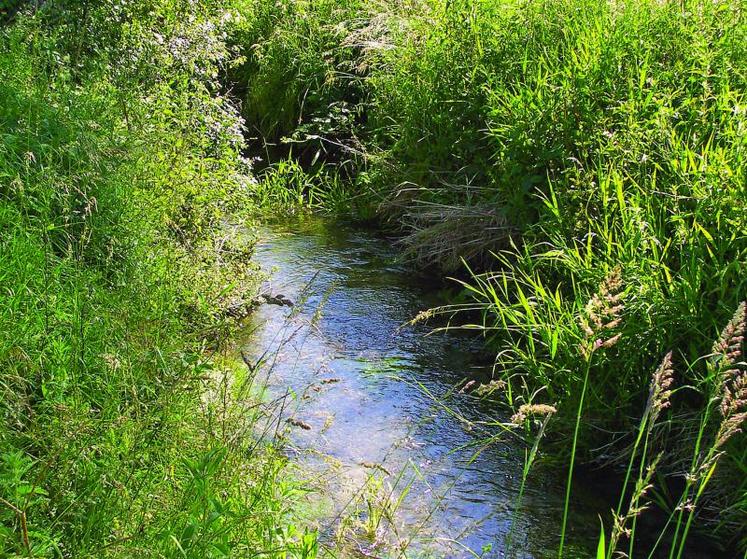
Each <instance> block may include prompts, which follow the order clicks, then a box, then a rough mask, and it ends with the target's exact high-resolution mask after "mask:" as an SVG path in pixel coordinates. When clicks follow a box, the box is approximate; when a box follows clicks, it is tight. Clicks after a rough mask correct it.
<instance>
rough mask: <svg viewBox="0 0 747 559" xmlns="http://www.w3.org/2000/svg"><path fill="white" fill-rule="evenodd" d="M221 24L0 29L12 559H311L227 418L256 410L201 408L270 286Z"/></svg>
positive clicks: (277, 490) (148, 17) (270, 458)
mask: <svg viewBox="0 0 747 559" xmlns="http://www.w3.org/2000/svg"><path fill="white" fill-rule="evenodd" d="M219 8H220V6H219V3H217V2H214V3H213V2H202V3H194V2H186V1H185V2H181V1H173V2H171V1H167V0H163V1H161V0H152V1H149V2H95V3H94V2H72V1H71V2H56V3H51V2H50V3H44V4H43V5H41V7H39V8H38V10H37V11H36V12H35V13H26V14H16V16H15V17H14V20H13V22H12V24H11V25H10V26H8V27H5V28H3V29H0V99H1V100H2V101H0V134H1V139H0V177H1V178H0V270H2V271H0V293H2V295H0V301H1V304H0V371H1V372H0V394H1V396H0V414H1V417H2V421H1V422H0V555H2V556H3V557H6V556H8V557H16V556H19V557H20V556H24V557H25V556H29V557H31V556H33V557H133V556H138V557H151V556H152V557H200V558H202V557H225V556H229V555H230V556H236V555H253V554H257V553H263V554H265V555H267V556H268V557H287V556H289V555H292V556H299V557H300V556H303V557H312V556H313V555H314V554H315V545H312V544H313V540H314V535H313V534H300V533H299V532H298V531H297V530H296V529H295V527H294V525H293V521H292V514H291V512H292V511H291V510H290V508H289V504H290V503H292V502H293V500H294V494H295V492H296V488H295V487H294V485H293V483H292V482H288V481H283V480H282V478H281V473H282V469H283V464H284V460H283V459H282V457H280V456H279V455H278V454H277V453H276V452H274V451H273V450H272V449H271V448H268V447H267V446H266V445H263V444H259V441H257V440H256V437H255V436H254V434H253V432H252V428H251V427H252V426H251V425H247V424H246V422H245V420H244V419H243V417H244V413H245V410H243V409H242V408H241V406H239V405H238V404H232V405H231V406H228V407H227V404H226V402H234V401H238V402H241V401H245V400H243V399H244V398H245V397H246V395H245V394H240V393H235V394H234V393H232V394H230V395H229V397H228V398H222V399H221V400H220V402H218V401H217V400H215V401H214V400H213V399H211V398H210V397H208V396H206V394H207V395H209V394H210V393H211V391H213V390H215V384H216V383H217V381H219V380H220V379H221V378H223V379H224V383H223V384H226V383H225V379H226V378H228V377H231V378H233V377H235V376H236V371H229V370H227V366H228V365H227V363H229V362H227V361H224V360H221V359H218V357H219V356H218V355H214V356H212V357H211V355H210V352H208V347H213V348H215V347H220V344H221V343H222V342H223V338H224V336H225V334H226V333H227V331H228V328H229V327H230V324H229V323H227V322H226V320H225V319H224V318H223V317H224V315H225V310H226V309H227V308H229V307H230V306H231V305H233V304H236V301H237V300H239V301H240V300H241V299H243V298H245V297H246V296H247V295H250V294H251V290H252V289H253V288H254V287H253V286H254V285H255V282H254V281H253V280H252V272H251V268H248V267H247V260H248V258H249V256H250V254H251V248H252V243H251V239H250V238H248V237H247V235H245V234H238V233H237V231H240V230H243V226H242V227H240V225H241V222H240V219H241V215H240V210H241V209H242V208H243V207H244V206H245V205H247V204H249V203H250V201H249V190H250V188H251V186H252V184H253V181H252V179H251V176H250V174H249V173H250V171H251V169H250V167H249V165H248V163H247V161H246V160H245V159H243V158H242V157H241V151H242V149H243V145H244V144H243V138H242V134H241V120H240V118H239V116H238V113H237V111H236V110H235V109H234V108H233V105H232V104H231V102H230V101H229V100H228V99H227V98H226V97H225V96H222V95H221V94H220V86H219V83H218V82H217V78H218V77H219V76H220V73H221V72H223V71H224V67H225V65H226V64H227V61H228V58H229V51H228V49H227V47H226V46H225V44H224V42H223V39H222V33H223V32H224V29H222V28H221V25H222V24H226V25H228V24H229V23H230V17H228V16H226V15H225V14H226V13H225V12H224V11H223V10H222V9H219ZM247 270H249V272H247ZM236 408H238V409H236Z"/></svg>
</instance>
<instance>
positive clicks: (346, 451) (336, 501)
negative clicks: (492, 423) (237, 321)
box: [245, 219, 605, 558]
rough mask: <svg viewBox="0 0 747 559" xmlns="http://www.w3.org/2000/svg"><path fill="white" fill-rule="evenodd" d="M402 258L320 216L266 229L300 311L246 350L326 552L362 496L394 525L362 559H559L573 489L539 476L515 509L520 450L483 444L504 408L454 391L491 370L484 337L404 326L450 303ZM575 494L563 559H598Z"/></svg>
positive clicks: (267, 319)
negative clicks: (566, 492)
mask: <svg viewBox="0 0 747 559" xmlns="http://www.w3.org/2000/svg"><path fill="white" fill-rule="evenodd" d="M396 256H397V251H396V250H395V248H393V247H392V246H391V243H390V242H388V241H387V240H385V239H381V238H378V237H376V236H375V235H374V234H372V233H371V232H368V231H362V230H356V229H352V228H347V227H344V226H341V225H338V224H331V223H327V222H325V221H322V220H318V219H308V220H304V221H299V222H295V223H293V224H286V225H284V226H282V227H268V228H266V229H264V230H262V231H261V232H260V243H259V244H258V246H257V251H256V257H255V261H256V262H258V263H259V264H260V265H261V267H262V268H263V270H265V271H266V272H268V273H271V274H272V275H271V280H270V281H269V282H268V283H269V285H268V289H269V291H271V292H273V293H281V294H283V295H285V296H287V297H289V298H290V299H291V300H293V301H294V302H295V303H296V304H295V306H294V307H293V308H289V307H281V306H276V305H263V306H261V307H260V309H259V310H258V311H257V312H256V313H255V314H254V316H253V317H252V319H251V323H250V325H249V326H248V329H249V331H250V335H249V336H248V339H247V342H246V344H245V346H246V348H247V349H246V351H247V352H253V357H254V358H258V357H259V353H258V348H261V349H262V350H263V351H265V350H266V351H267V352H268V353H267V354H266V355H267V356H266V364H265V373H266V374H267V375H268V382H269V391H270V393H271V394H273V395H275V396H277V395H282V394H284V393H286V392H287V393H288V394H290V397H289V398H288V399H287V400H286V403H285V404H284V407H283V414H284V415H283V417H284V418H288V417H293V418H294V419H295V420H297V421H296V425H295V426H293V424H292V423H285V425H286V426H287V428H288V430H289V439H290V444H291V448H292V449H294V454H295V456H294V461H295V462H296V463H298V464H300V466H301V467H300V470H302V471H303V472H305V474H304V475H305V476H306V477H307V478H308V481H309V482H310V483H313V484H315V485H316V487H317V488H318V489H320V493H321V494H323V495H325V497H324V498H323V499H317V500H314V501H312V504H311V507H312V508H313V509H314V510H313V513H312V514H311V515H310V516H312V517H314V518H315V519H316V522H317V524H318V525H317V527H318V528H319V530H320V532H321V533H322V537H323V538H326V539H327V540H328V541H332V534H333V533H334V531H335V530H336V529H337V526H338V525H339V520H340V519H341V518H351V517H353V518H354V517H360V518H365V517H366V516H367V512H366V510H367V509H366V506H365V498H366V496H368V498H369V499H371V500H373V501H375V502H379V501H382V500H385V499H386V497H389V499H388V501H387V502H389V503H390V505H389V507H390V509H391V510H393V511H394V512H393V514H392V515H391V521H390V520H388V519H385V520H382V521H381V523H380V524H379V526H378V528H379V529H378V530H376V531H374V530H371V532H375V535H374V536H373V537H372V538H371V539H370V540H366V538H364V537H359V538H357V541H356V543H355V544H351V545H353V547H357V548H358V549H359V550H360V552H361V553H362V554H363V556H366V554H368V556H371V557H392V556H397V555H398V552H396V551H395V550H396V547H395V544H402V545H403V546H404V544H407V546H408V552H407V555H408V556H410V557H412V556H413V555H418V554H420V555H428V556H434V557H475V556H482V557H520V558H542V557H552V556H554V553H555V551H554V550H555V549H556V548H557V544H558V541H559V534H558V528H559V526H560V519H561V514H562V504H563V495H562V492H563V480H561V479H557V478H555V477H554V476H552V475H549V474H547V473H544V474H543V473H541V472H540V471H539V470H537V471H535V472H534V473H533V474H532V475H531V476H530V478H529V481H528V482H527V487H526V488H525V490H524V496H523V499H522V500H521V503H520V506H519V507H518V508H517V502H518V495H519V491H520V485H521V473H522V465H523V457H524V447H523V445H522V444H521V443H520V442H519V441H517V439H516V438H513V437H512V436H510V435H503V436H500V437H498V438H497V440H495V441H494V442H493V443H491V444H487V443H486V438H487V437H488V436H489V435H490V434H494V435H499V434H500V433H499V431H500V430H499V429H498V428H495V427H494V428H492V430H488V431H486V430H485V429H484V428H482V427H480V423H479V422H481V421H486V420H491V419H493V420H499V419H501V418H500V417H494V416H493V415H492V414H495V413H496V411H495V409H496V407H495V406H490V405H486V404H485V403H484V402H481V401H480V400H479V399H478V398H477V397H475V396H471V395H467V394H460V393H458V392H457V391H455V389H454V387H455V385H456V384H457V383H458V382H459V381H461V380H462V379H464V378H465V377H471V376H474V375H475V374H479V373H480V372H483V373H484V371H485V367H486V365H487V364H489V361H487V360H486V359H485V356H484V355H481V354H480V345H479V343H477V341H476V340H473V339H471V338H468V337H465V336H459V335H457V334H444V333H439V334H433V335H427V334H428V333H429V328H428V327H427V326H421V325H418V326H414V327H413V326H407V325H406V323H407V322H408V321H409V320H410V319H412V318H413V317H414V316H415V315H416V314H417V313H418V312H419V311H421V310H424V309H427V308H429V307H431V306H433V305H437V304H439V303H440V302H441V301H439V299H438V296H437V293H436V292H435V291H434V288H433V286H431V287H430V288H429V287H428V283H429V282H428V278H427V277H424V276H420V275H416V274H414V272H413V271H412V270H411V269H409V268H408V267H406V266H404V265H402V264H400V263H398V262H397V259H396ZM439 400H440V401H443V402H445V404H443V403H439V402H438V401H439ZM309 427H310V428H309ZM307 428H308V429H307ZM371 478H373V481H372V479H371ZM576 483H577V486H574V492H575V493H576V497H577V499H580V500H581V502H580V503H576V504H574V509H575V512H574V514H573V516H572V518H571V524H572V527H571V535H570V542H571V545H570V548H569V550H570V553H569V556H573V555H576V556H591V555H592V554H591V553H590V552H589V549H590V547H591V546H592V544H593V543H594V540H595V538H596V535H597V534H598V529H599V528H598V519H597V517H596V510H602V509H603V508H604V507H605V505H604V504H602V503H598V502H594V500H593V498H592V495H590V491H586V492H585V491H584V489H585V488H584V487H583V486H581V484H579V483H578V482H576ZM377 484H378V485H377ZM374 487H378V489H377V490H375V491H374V489H373V488H374ZM367 488H368V489H367ZM403 494H404V496H403V497H402V499H401V502H400V503H398V504H396V502H397V500H398V498H399V497H400V496H401V495H403ZM356 507H357V508H356ZM356 510H358V513H359V514H356ZM360 532H361V531H360V530H359V534H358V535H359V536H360ZM574 549H575V551H574ZM470 550H471V551H470Z"/></svg>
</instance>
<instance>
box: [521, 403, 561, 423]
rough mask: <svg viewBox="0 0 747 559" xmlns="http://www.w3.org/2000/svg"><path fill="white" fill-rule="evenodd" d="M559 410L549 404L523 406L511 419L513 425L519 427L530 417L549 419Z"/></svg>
mask: <svg viewBox="0 0 747 559" xmlns="http://www.w3.org/2000/svg"><path fill="white" fill-rule="evenodd" d="M557 411H558V410H557V409H556V408H555V406H551V405H549V404H522V405H521V406H519V410H518V411H517V412H516V413H515V414H514V415H513V416H512V417H511V423H513V424H514V425H519V424H521V423H523V422H524V421H525V420H526V419H527V418H528V417H548V416H550V415H553V414H554V413H555V412H557Z"/></svg>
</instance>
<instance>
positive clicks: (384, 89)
mask: <svg viewBox="0 0 747 559" xmlns="http://www.w3.org/2000/svg"><path fill="white" fill-rule="evenodd" d="M242 12H243V13H245V14H249V15H248V16H247V18H246V20H245V21H244V22H243V24H242V26H240V27H239V28H238V29H237V31H236V32H235V34H234V35H233V37H232V39H231V41H232V42H233V43H234V44H235V45H236V46H237V47H239V48H241V49H243V54H244V55H245V57H246V60H245V61H244V63H243V64H242V65H241V66H240V67H238V68H236V69H234V70H233V71H232V72H231V73H230V74H229V77H230V79H231V82H232V83H233V85H234V90H235V91H236V93H237V94H238V95H240V96H242V98H243V101H244V104H243V108H242V112H243V114H244V116H245V117H246V119H247V125H248V129H249V131H250V136H252V137H253V138H254V139H253V140H252V142H251V143H250V146H253V148H254V151H255V155H257V156H258V157H261V158H268V157H269V158H272V157H277V156H278V155H282V156H283V157H286V158H288V159H287V160H284V161H282V162H281V163H278V164H276V165H270V166H269V167H268V169H266V171H265V173H264V179H263V180H262V181H261V183H262V184H263V185H265V186H264V190H262V188H259V189H258V190H257V192H258V193H260V199H259V200H258V201H259V202H260V203H267V202H268V201H271V202H272V203H274V204H277V203H279V202H282V203H293V202H294V201H297V200H299V199H304V196H306V201H307V203H311V204H312V205H316V206H319V207H322V208H333V209H335V210H340V209H342V210H343V211H345V212H347V213H352V214H353V215H356V216H358V217H365V218H369V217H371V216H372V215H375V216H376V217H377V219H378V220H379V221H380V222H382V223H384V224H388V225H389V226H390V227H393V228H395V229H398V230H400V231H401V232H402V234H403V247H404V248H405V250H406V251H407V252H408V253H409V254H411V255H412V256H414V257H416V258H417V259H419V260H420V261H421V262H423V263H425V264H437V265H438V266H440V267H441V269H444V270H446V271H455V270H459V269H460V267H461V266H462V263H461V262H462V260H466V261H467V263H468V264H469V265H470V268H469V269H467V278H468V279H467V280H466V281H465V282H464V287H465V296H466V302H465V303H464V304H463V305H462V306H461V307H460V308H461V309H462V310H465V311H470V312H473V313H477V314H478V316H480V317H481V319H480V320H478V321H475V323H474V324H472V325H471V327H473V328H477V329H479V330H481V331H482V332H483V333H484V334H485V335H486V336H487V337H488V339H489V343H491V344H493V345H494V347H495V348H496V354H497V358H496V366H495V370H494V380H493V383H491V386H493V387H495V388H496V391H500V392H501V393H503V394H505V396H506V398H507V399H508V400H509V402H510V403H511V405H513V406H514V407H515V408H520V407H521V406H522V405H524V406H529V405H532V404H545V405H549V404H552V405H554V406H555V407H557V411H558V413H557V414H556V415H555V416H554V417H553V420H552V422H551V423H550V425H549V427H548V431H549V435H547V439H546V441H545V442H544V443H543V444H548V443H553V441H555V444H554V449H555V453H556V454H557V455H559V456H563V457H565V456H570V457H571V458H570V463H571V468H570V469H571V470H573V463H574V461H575V462H576V463H578V462H581V461H583V462H600V461H603V462H606V463H610V462H612V463H620V464H626V463H628V460H629V459H630V460H632V462H630V464H633V466H629V467H628V468H627V470H628V472H629V475H628V476H626V481H627V480H630V481H631V482H634V481H635V480H636V478H637V480H638V482H639V485H640V486H641V487H643V486H645V485H647V484H648V483H652V484H654V485H655V488H654V489H652V490H650V491H649V498H653V499H655V500H656V501H657V502H658V504H659V505H660V507H661V508H662V509H663V510H664V511H667V512H669V513H670V523H669V526H670V527H671V530H670V531H668V532H666V535H665V536H666V537H665V538H664V539H665V541H666V539H667V538H672V537H673V538H674V540H675V541H678V540H682V541H684V540H683V538H682V535H683V533H685V534H686V533H687V532H688V531H689V529H690V525H691V524H692V520H688V515H689V517H690V518H691V519H692V517H693V515H696V516H697V519H698V521H697V522H695V524H697V525H700V526H704V525H705V524H706V523H708V524H709V528H710V529H712V530H713V531H714V533H716V534H719V535H720V536H721V539H722V541H727V540H728V541H731V543H733V544H734V543H735V540H736V545H737V546H739V547H741V548H744V546H745V545H747V541H745V539H744V538H745V534H744V530H743V528H744V526H745V525H747V486H745V476H744V472H745V471H746V470H745V468H746V467H747V454H746V453H747V447H746V446H745V444H744V443H745V439H744V435H743V434H741V433H739V432H735V433H733V434H732V436H731V437H730V438H729V441H728V443H727V442H726V441H723V440H722V441H721V442H719V443H718V444H716V443H717V442H718V441H717V435H718V434H719V433H721V429H722V428H723V427H724V425H725V424H726V423H727V422H729V421H731V423H732V424H734V423H737V424H738V426H739V424H741V422H742V421H744V417H745V416H744V413H745V406H747V404H746V403H745V397H746V396H747V395H745V394H744V391H745V389H744V384H745V376H744V375H745V372H744V359H743V357H742V353H741V352H742V349H743V337H742V335H740V333H739V329H740V328H743V327H744V325H743V323H742V322H739V312H738V311H737V309H738V308H741V307H739V303H740V301H742V300H744V299H745V297H746V296H747V292H746V291H745V287H746V285H747V284H746V282H747V272H746V265H747V223H746V219H747V218H746V217H745V216H747V211H746V210H747V208H746V206H747V176H745V156H746V153H747V152H746V150H747V87H746V86H747V21H746V16H745V6H744V3H743V2H741V1H736V2H735V1H715V2H712V1H697V0H696V1H684V2H659V1H653V0H625V1H621V2H596V1H591V0H559V1H558V0H552V1H550V0H533V1H522V0H517V1H512V2H495V1H492V0H484V1H466V0H446V1H440V0H412V1H400V2H362V1H361V2H355V1H353V2H342V1H339V0H317V1H314V2H307V1H303V0H281V1H279V2H273V3H268V2H253V1H245V2H244V3H243V8H242ZM278 177H280V178H278ZM283 184H286V185H290V192H288V191H287V190H286V191H285V192H283V193H281V194H278V190H282V188H281V187H282V185H283ZM262 193H264V194H262ZM462 270H464V268H462ZM486 270H487V271H486ZM462 273H463V272H462ZM462 277H464V275H463V276H462ZM611 278H614V283H615V286H616V287H615V290H616V291H615V293H614V294H611V293H610V292H609V291H610V290H609V282H610V281H611ZM600 285H603V286H605V285H607V286H608V287H605V288H604V289H606V290H607V292H606V293H605V292H604V291H602V292H601V293H600V292H599V286H600ZM595 294H596V298H595ZM607 296H609V297H614V298H617V297H619V304H615V305H613V306H612V307H608V308H607V307H603V306H602V307H600V308H597V307H598V306H599V305H600V301H602V300H604V299H605V297H607ZM616 300H617V299H616ZM617 307H619V308H617ZM600 309H601V310H600ZM453 310H454V309H453V308H451V309H446V310H445V312H447V313H451V312H452V311H453ZM613 310H614V312H613ZM602 311H603V312H604V313H607V314H608V316H606V319H607V320H606V321H605V322H600V320H601V319H603V318H605V316H604V315H603V314H602V315H599V313H600V312H602ZM595 312H596V313H597V314H594V313H595ZM735 312H737V314H736V315H735V314H734V313H735ZM742 312H743V311H742ZM460 316H461V318H459V317H458V318H457V319H455V324H456V323H458V322H459V321H461V322H464V321H465V320H469V319H468V318H467V317H468V316H469V315H460ZM731 317H735V318H734V320H735V321H736V322H734V323H733V324H736V325H737V326H734V327H733V328H732V330H733V332H732V333H731V336H732V337H731V338H728V336H727V338H728V339H726V338H724V339H721V342H720V343H721V346H720V345H719V343H716V344H715V345H714V340H717V339H718V338H719V332H721V331H722V328H723V327H724V325H725V324H727V323H728V322H729V320H730V318H731ZM740 325H741V326H740ZM590 336H591V337H593V338H590ZM597 340H598V343H596V342H597ZM727 342H728V343H729V344H731V345H730V346H728V347H731V348H732V349H731V350H730V351H729V352H727V351H726V350H725V349H724V347H726V346H724V347H722V346H723V344H726V343H727ZM589 343H591V345H589ZM602 344H606V345H605V346H604V347H601V345H602ZM582 350H583V351H582ZM598 350H600V351H598ZM670 351H672V352H673V353H672V354H671V358H669V365H667V366H666V367H664V369H662V370H666V371H670V370H676V371H677V373H676V374H675V375H674V377H673V378H671V375H664V376H665V377H666V378H669V381H668V382H669V383H670V384H672V383H673V387H676V390H674V393H673V395H672V398H671V400H670V399H669V398H667V406H666V407H665V410H664V411H663V412H662V414H661V416H660V417H659V418H658V423H657V422H656V421H653V422H652V421H650V419H651V416H650V411H651V408H650V405H652V404H653V402H654V400H651V396H650V389H651V390H653V388H652V386H653V385H652V384H651V381H652V376H651V375H652V371H659V373H658V375H659V380H658V381H657V382H658V383H659V384H660V385H661V383H662V382H663V381H662V373H661V370H660V369H657V365H658V364H659V363H660V362H661V360H662V358H663V357H664V356H665V355H669V353H668V352H670ZM727 355H730V357H727ZM727 373H728V374H727ZM740 391H741V392H740ZM664 392H666V390H664ZM496 393H497V392H496ZM726 394H732V396H733V395H734V394H736V395H738V397H736V400H734V402H736V403H734V402H732V404H734V406H735V407H734V406H733V409H732V410H731V411H728V412H727V411H723V410H722V413H721V415H719V412H717V408H718V407H719V405H721V407H722V408H724V409H725V408H726V407H728V406H726V404H725V403H724V402H726V400H727V397H726ZM668 396H669V395H668ZM647 402H648V405H647ZM524 409H525V410H530V409H531V408H527V407H525V408H524ZM538 409H545V410H547V409H549V408H538ZM730 409H731V408H730ZM730 414H731V415H730ZM530 415H531V414H530ZM519 417H521V414H519ZM641 417H643V418H644V420H641V419H640V418H641ZM639 422H640V423H639ZM654 423H656V427H655V428H654V425H653V424H654ZM645 424H648V425H649V427H642V425H645ZM649 428H650V429H651V430H653V431H652V432H653V433H654V435H651V446H648V442H647V443H646V445H645V446H646V449H644V450H643V457H642V456H641V454H640V453H639V452H640V448H639V446H638V442H640V440H641V438H640V437H642V435H641V433H648V429H649ZM541 432H543V433H544V429H542V430H541ZM574 432H575V433H576V435H575V436H573V439H572V440H573V444H572V445H571V444H566V443H563V441H564V440H568V439H567V438H563V437H559V435H561V434H566V435H568V434H573V433H574ZM645 440H646V441H648V440H649V439H648V437H645ZM654 449H655V450H654ZM658 452H662V458H661V459H660V460H658V461H653V460H651V457H652V456H655V455H656V454H657V453H658ZM637 453H638V454H637ZM647 453H648V456H649V458H646V455H647ZM713 453H716V454H718V456H719V460H716V461H715V462H711V461H710V458H708V459H706V458H707V457H712V454H713ZM631 457H632V458H631ZM716 463H718V467H717V468H716V467H715V466H714V469H713V470H712V471H709V475H708V482H707V483H706V484H703V485H702V486H701V485H694V484H695V483H696V480H697V479H698V476H699V475H701V474H702V473H703V472H702V471H700V470H698V468H697V467H702V466H703V464H707V465H708V467H709V468H710V465H712V464H716ZM652 464H655V467H652V468H651V473H650V476H649V477H648V478H647V477H646V474H647V472H648V470H647V468H648V466H651V465H652ZM698 465H699V466H698ZM696 466H697V467H696ZM693 468H695V470H696V471H693ZM636 471H638V472H639V475H638V476H636V475H635V472H636ZM630 472H633V474H632V475H630ZM714 472H715V473H714ZM711 475H713V478H712V479H711ZM706 485H707V488H706ZM569 486H570V481H569ZM683 487H684V489H682V488H683ZM701 489H702V494H701V492H699V491H700V490H701ZM631 491H632V492H633V493H634V494H635V492H636V489H635V488H633V489H631V490H628V492H627V493H626V491H625V490H623V496H626V500H625V502H627V499H628V498H630V492H631ZM693 492H698V493H697V497H696V496H695V495H694V494H693ZM639 498H640V495H639ZM635 502H636V503H637V502H638V501H635ZM695 502H697V505H698V507H697V510H696V511H695V512H694V513H693V512H691V511H690V509H691V508H692V507H691V505H693V504H694V503H695ZM622 503H623V499H622V497H621V507H618V508H619V509H620V510H618V511H617V512H618V514H623V513H624V507H622ZM633 504H634V501H632V500H631V507H632V506H633ZM704 510H705V511H708V514H703V511H704ZM683 511H685V512H683ZM618 521H619V522H620V523H622V524H624V522H623V520H622V518H618ZM685 525H687V528H685ZM608 527H609V526H608ZM675 532H676V534H675ZM618 536H619V533H618ZM683 545H684V544H683ZM682 553H683V548H682V547H680V546H679V544H677V545H673V546H672V552H671V554H670V557H678V556H681V555H682Z"/></svg>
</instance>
